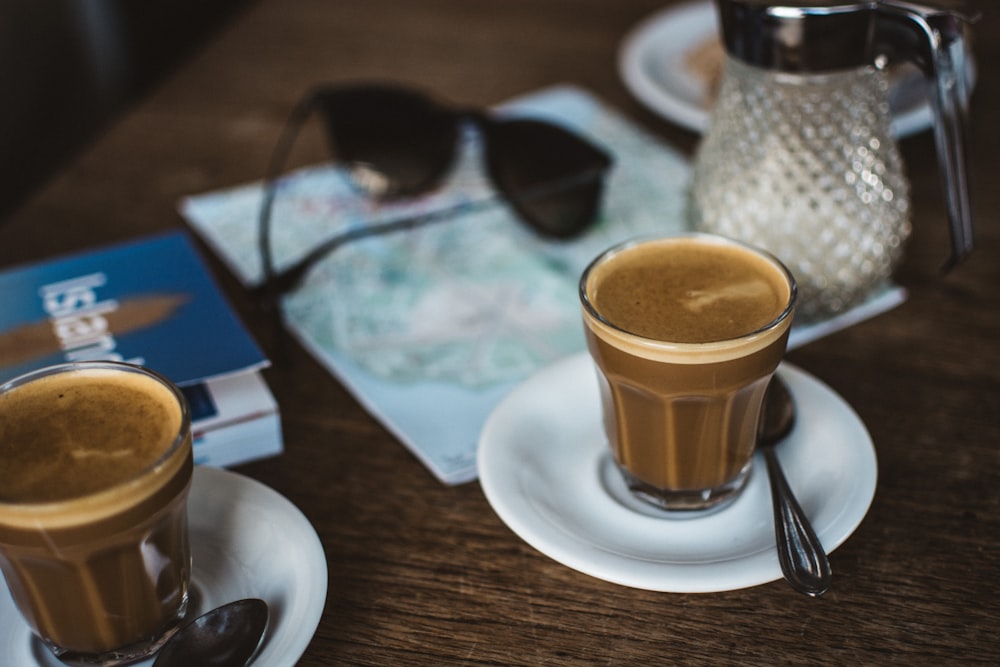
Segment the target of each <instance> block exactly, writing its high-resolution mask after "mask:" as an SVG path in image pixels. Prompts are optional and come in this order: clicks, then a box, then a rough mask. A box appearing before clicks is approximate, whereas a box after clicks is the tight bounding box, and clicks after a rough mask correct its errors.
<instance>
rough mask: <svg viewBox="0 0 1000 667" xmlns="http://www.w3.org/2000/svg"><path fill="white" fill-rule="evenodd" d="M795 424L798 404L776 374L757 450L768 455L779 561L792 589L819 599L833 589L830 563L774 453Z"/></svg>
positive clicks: (766, 401)
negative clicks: (830, 588)
mask: <svg viewBox="0 0 1000 667" xmlns="http://www.w3.org/2000/svg"><path fill="white" fill-rule="evenodd" d="M794 423H795V401H794V399H793V398H792V394H791V392H789V391H788V386H787V385H786V384H785V383H784V381H782V379H781V378H780V377H778V376H777V375H775V376H774V377H773V379H772V380H771V383H770V384H769V385H768V387H767V393H766V394H765V396H764V408H763V412H762V414H761V417H760V425H759V427H758V429H757V447H758V448H759V449H760V450H761V452H762V453H763V455H764V461H765V462H766V463H767V476H768V479H769V480H770V482H771V500H772V503H773V507H774V536H775V539H776V541H777V546H778V561H779V562H780V563H781V571H782V573H783V574H784V575H785V579H786V580H788V583H790V584H791V585H792V588H794V589H795V590H797V591H799V592H800V593H805V594H806V595H809V596H812V597H818V596H820V595H822V594H823V593H825V592H826V590H827V589H828V588H829V587H830V579H831V577H832V576H833V573H832V571H831V570H830V561H829V559H828V558H827V556H826V552H825V551H824V550H823V545H822V544H821V543H820V541H819V539H818V538H817V537H816V533H815V531H814V530H813V528H812V526H811V525H810V524H809V519H808V518H807V517H806V515H805V513H804V512H803V511H802V508H801V507H800V506H799V503H798V501H796V500H795V496H794V494H793V493H792V489H791V487H789V486H788V481H787V480H786V479H785V475H784V473H783V472H782V471H781V465H780V464H779V463H778V457H777V456H776V455H775V453H774V446H775V445H776V444H778V443H779V442H781V441H782V440H783V439H784V438H785V436H786V435H788V433H789V432H790V431H791V430H792V426H793V425H794Z"/></svg>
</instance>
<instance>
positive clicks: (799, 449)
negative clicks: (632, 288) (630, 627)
mask: <svg viewBox="0 0 1000 667" xmlns="http://www.w3.org/2000/svg"><path fill="white" fill-rule="evenodd" d="M595 372H596V371H595V370H594V367H593V364H592V362H591V360H590V357H589V356H587V355H586V354H582V355H577V356H574V357H570V358H568V359H566V360H564V361H561V362H559V363H557V364H555V365H554V366H551V367H549V368H547V369H545V370H543V371H541V372H540V373H538V374H537V375H535V376H533V377H532V378H530V379H528V380H527V381H526V382H525V383H524V384H522V385H520V386H519V387H517V388H515V389H514V390H513V391H512V392H511V393H510V394H509V395H508V396H507V397H506V398H505V399H504V400H503V401H502V402H501V404H500V405H499V406H497V408H496V410H495V411H494V412H493V414H492V415H491V416H490V418H489V419H488V420H487V422H486V425H485V426H484V428H483V432H482V435H481V438H480V443H479V458H478V464H479V479H480V484H481V485H482V488H483V491H484V493H485V494H486V498H487V499H488V500H489V502H490V504H491V505H492V506H493V509H494V510H495V511H496V513H497V514H498V515H499V516H500V518H501V519H502V520H503V521H504V522H505V523H506V524H507V525H508V526H509V527H510V528H511V529H512V530H513V531H514V532H515V533H517V534H518V535H519V536H520V537H521V538H523V539H524V540H525V541H526V542H527V543H528V544H530V545H532V546H533V547H534V548H536V549H538V550H539V551H541V552H542V553H544V554H546V555H548V556H549V557H551V558H553V559H554V560H556V561H558V562H560V563H562V564H564V565H567V566H569V567H571V568H573V569H576V570H579V571H580V572H583V573H585V574H589V575H591V576H594V577H597V578H600V579H604V580H607V581H610V582H613V583H618V584H623V585H626V586H632V587H635V588H644V589H649V590H655V591H671V592H679V593H681V592H682V593H703V592H711V591H724V590H733V589H738V588H745V587H748V586H755V585H758V584H763V583H766V582H769V581H774V580H776V579H779V578H781V568H780V566H779V564H778V557H777V553H776V551H775V548H774V524H773V519H772V514H771V497H770V487H769V486H768V480H767V472H766V468H765V467H764V465H763V462H762V461H759V460H755V461H754V466H753V470H752V473H751V476H750V480H749V482H748V483H747V487H746V488H745V489H744V491H743V493H742V494H741V495H740V496H739V497H738V498H737V499H736V501H735V502H733V503H732V504H731V505H729V506H727V507H726V508H725V509H722V510H720V511H717V512H715V513H713V514H708V515H703V516H700V517H697V518H687V519H683V518H682V519H675V518H666V517H664V515H663V513H661V512H660V511H659V510H657V509H655V508H653V507H647V506H646V505H645V504H642V503H640V502H639V501H637V500H635V499H634V498H632V496H631V495H630V494H629V493H628V491H627V489H626V488H625V485H624V483H623V482H622V481H621V478H620V476H619V475H618V472H617V470H616V469H615V467H614V464H613V462H612V460H611V456H610V453H609V451H608V446H607V444H606V440H605V437H604V434H603V427H602V424H601V408H600V398H599V395H598V388H597V380H596V378H595ZM778 372H779V373H780V374H781V376H782V378H784V379H785V381H786V382H787V383H788V385H789V388H790V389H791V391H792V394H793V396H794V397H795V401H796V405H797V408H798V419H797V422H796V426H795V428H794V429H793V431H792V433H791V434H790V435H789V437H788V439H787V440H786V441H785V442H784V443H782V444H781V445H779V446H778V449H777V453H778V456H779V459H780V460H781V464H782V467H783V468H784V471H785V475H786V476H787V477H788V480H789V484H790V485H791V487H792V489H793V490H794V491H795V494H796V496H797V497H798V500H799V503H800V504H801V505H802V508H803V509H804V510H805V512H806V514H807V515H808V516H809V517H810V519H811V521H812V524H813V527H814V528H815V529H816V533H817V535H818V536H819V538H820V541H821V542H822V543H823V546H824V547H825V548H826V550H827V551H832V550H834V549H835V548H836V547H838V546H839V545H840V544H841V543H843V541H844V540H846V539H847V538H848V536H850V534H851V533H852V532H853V531H854V529H855V528H856V527H857V526H858V524H859V523H860V522H861V520H862V519H863V518H864V516H865V513H866V512H867V511H868V507H869V505H870V504H871V501H872V498H873V497H874V494H875V481H876V460H875V450H874V448H873V447H872V441H871V438H870V437H869V435H868V432H867V430H866V429H865V427H864V424H862V422H861V420H860V419H859V418H858V416H857V415H856V414H855V413H854V411H853V410H852V409H851V408H850V406H848V405H847V403H845V402H844V401H843V399H841V398H840V397H839V396H838V395H837V394H836V393H834V392H833V391H832V390H831V389H830V388H829V387H827V386H826V385H824V384H823V383H821V382H820V381H818V380H817V379H815V378H814V377H812V376H811V375H809V374H807V373H805V372H804V371H801V370H799V369H797V368H795V367H794V366H791V365H789V364H782V366H781V368H780V369H779V371H778Z"/></svg>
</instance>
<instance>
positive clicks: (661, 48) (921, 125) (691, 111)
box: [618, 0, 973, 137]
mask: <svg viewBox="0 0 1000 667" xmlns="http://www.w3.org/2000/svg"><path fill="white" fill-rule="evenodd" d="M717 26H718V19H717V16H716V12H715V6H714V5H713V3H712V2H710V0H696V1H695V2H690V3H684V4H680V5H675V6H672V7H668V8H666V9H664V10H661V11H659V12H656V13H654V14H652V15H651V16H650V17H648V18H647V19H645V20H644V21H642V22H640V23H639V24H638V25H637V26H636V27H635V28H633V29H632V30H631V31H630V32H629V33H628V34H627V35H626V37H625V40H624V41H623V42H622V47H621V50H620V52H619V58H618V68H619V71H620V73H621V76H622V78H623V79H624V81H625V85H626V86H628V88H629V90H631V91H632V94H633V95H635V96H636V97H637V98H638V99H639V100H640V101H641V102H642V103H643V104H645V105H646V106H648V107H649V108H650V109H652V110H653V111H655V112H657V113H658V114H660V115H661V116H663V117H664V118H666V119H667V120H670V121H672V122H675V123H677V124H678V125H681V126H683V127H685V128H687V129H689V130H693V131H695V132H703V131H704V130H705V128H706V127H707V126H708V116H709V113H710V111H711V110H710V107H709V104H710V103H709V94H708V87H709V83H708V81H707V80H706V78H705V77H704V76H699V74H698V73H696V72H694V71H692V68H691V67H690V65H689V64H688V62H687V60H688V57H689V54H691V53H692V52H693V51H694V50H695V49H698V48H700V47H702V46H703V45H704V44H705V43H706V41H707V40H709V39H712V38H713V36H715V35H718V27H717ZM970 69H971V68H970ZM972 76H973V73H972V72H971V71H970V80H971V79H972ZM889 106H890V108H891V109H892V113H893V120H892V132H893V134H894V135H895V136H897V137H904V136H907V135H910V134H913V133H915V132H919V131H921V130H923V129H925V128H927V127H930V125H931V123H932V118H933V114H932V111H931V108H930V106H929V103H928V98H927V84H926V83H925V82H924V79H923V77H922V76H921V75H920V73H919V72H918V71H917V70H916V68H912V67H910V66H902V67H901V68H899V71H898V72H897V73H894V75H893V77H892V80H891V83H890V90H889Z"/></svg>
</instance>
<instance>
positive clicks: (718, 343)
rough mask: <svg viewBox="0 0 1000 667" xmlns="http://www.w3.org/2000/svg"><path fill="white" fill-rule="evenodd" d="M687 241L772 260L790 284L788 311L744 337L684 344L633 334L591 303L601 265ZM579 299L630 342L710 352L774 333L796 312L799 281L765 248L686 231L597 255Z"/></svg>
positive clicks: (647, 238) (640, 238) (583, 278)
mask: <svg viewBox="0 0 1000 667" xmlns="http://www.w3.org/2000/svg"><path fill="white" fill-rule="evenodd" d="M684 239H697V240H701V241H705V242H708V243H715V244H719V245H728V246H733V247H737V248H742V249H743V250H747V251H749V252H751V253H753V254H755V255H758V256H760V257H762V258H764V259H766V260H767V261H769V262H770V263H771V264H773V265H774V266H775V267H776V268H778V269H779V271H780V272H781V273H782V274H783V275H784V276H785V279H786V280H787V282H788V302H787V303H786V304H785V308H784V309H783V310H782V311H781V313H779V314H778V316H777V317H775V318H774V319H773V320H771V321H770V322H768V323H766V324H764V325H762V326H760V327H758V328H756V329H754V330H753V331H749V332H747V333H744V334H740V335H739V336H734V337H731V338H724V339H721V340H713V341H706V342H702V343H681V342H676V341H665V340H660V339H657V338H649V337H648V336H643V335H642V334H638V333H635V332H633V331H629V330H628V329H623V328H622V327H620V326H618V325H617V324H615V323H613V322H611V321H609V320H608V319H607V318H606V317H604V316H603V315H602V314H601V313H600V312H598V310H597V307H596V306H595V305H594V303H593V302H592V301H591V299H590V296H589V294H588V293H587V281H588V278H589V277H590V274H591V272H592V271H593V269H595V268H596V267H597V266H598V265H600V264H603V263H604V262H606V261H608V260H610V259H611V258H612V257H614V256H616V255H618V254H619V253H621V252H624V251H626V250H629V249H630V248H634V247H636V246H639V245H644V244H647V243H657V242H671V241H680V240H684ZM579 297H580V303H581V304H582V305H583V308H584V310H585V311H586V313H587V315H589V316H590V317H592V318H593V319H594V320H596V321H597V322H600V323H601V324H602V325H603V326H606V327H608V328H610V329H611V330H612V331H614V332H615V333H617V334H619V335H623V336H627V337H629V339H634V340H636V341H639V342H641V343H642V344H643V345H644V346H646V347H650V348H659V349H669V350H685V349H686V350H695V349H697V350H706V349H711V348H715V347H727V346H730V345H733V344H735V343H740V342H746V341H749V340H751V339H753V338H755V337H757V336H760V335H761V334H764V333H766V332H768V331H772V330H774V329H775V327H777V326H779V325H780V324H781V323H782V322H783V321H784V320H786V319H788V318H789V317H791V315H792V313H793V312H794V310H795V304H796V302H797V301H798V286H797V285H796V282H795V276H794V275H793V274H792V272H791V270H790V269H789V268H788V267H787V266H786V265H785V263H784V262H782V261H781V260H780V259H778V257H777V256H775V255H774V254H773V253H771V252H768V251H767V250H764V249H763V248H760V247H757V246H754V245H752V244H749V243H746V242H744V241H740V240H738V239H734V238H731V237H728V236H723V235H722V234H714V233H707V232H683V233H678V234H668V235H645V236H637V237H633V238H630V239H626V240H625V241H622V242H620V243H616V244H615V245H613V246H611V247H610V248H608V249H606V250H604V251H603V252H601V253H600V254H599V255H597V257H595V258H594V259H593V260H591V262H590V263H589V264H588V265H587V267H586V268H585V269H584V270H583V273H582V274H581V275H580V282H579Z"/></svg>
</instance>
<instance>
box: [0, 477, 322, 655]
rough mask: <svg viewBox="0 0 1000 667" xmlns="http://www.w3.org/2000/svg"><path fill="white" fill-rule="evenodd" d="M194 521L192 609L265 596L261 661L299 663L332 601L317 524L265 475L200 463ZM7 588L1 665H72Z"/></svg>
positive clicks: (1, 606)
mask: <svg viewBox="0 0 1000 667" xmlns="http://www.w3.org/2000/svg"><path fill="white" fill-rule="evenodd" d="M188 521H189V524H190V531H191V549H192V559H193V561H194V570H193V572H192V578H191V579H192V582H191V583H192V586H191V588H192V594H191V607H192V614H193V615H199V614H201V613H202V612H204V611H207V610H208V609H212V608H214V607H217V606H219V605H221V604H224V603H226V602H231V601H233V600H237V599H241V598H247V597H259V598H263V599H264V600H266V601H267V603H268V606H269V608H270V614H271V617H270V622H269V625H268V629H267V632H266V634H265V637H264V644H263V646H262V648H261V651H260V653H259V654H258V656H257V658H256V659H255V660H254V665H255V667H258V666H259V667H273V666H277V665H293V664H295V662H296V660H298V658H299V657H300V656H301V655H302V653H303V652H304V651H305V649H306V647H307V646H308V645H309V641H310V640H311V639H312V636H313V633H314V632H315V631H316V626H317V625H318V624H319V620H320V616H322V614H323V608H324V607H325V605H326V589H327V567H326V556H325V554H324V553H323V545H322V544H321V543H320V541H319V537H318V536H317V535H316V531H315V529H314V528H313V527H312V524H310V523H309V520H308V519H306V517H305V516H304V515H303V514H302V512H300V511H299V509H298V508H297V507H295V505H293V504H292V503H291V502H289V501H288V500H287V499H286V498H285V497H284V496H281V495H280V494H278V493H277V492H276V491H274V490H272V489H270V488H268V487H267V486H264V485H263V484H261V483H260V482H257V481H255V480H252V479H249V478H247V477H244V476H242V475H238V474H236V473H234V472H230V471H227V470H220V469H217V468H205V467H200V466H199V467H196V468H195V471H194V481H193V483H192V485H191V496H190V499H189V501H188ZM0 589H2V590H0V665H17V666H18V667H21V666H26V667H30V666H35V665H44V666H46V667H48V666H51V667H65V666H64V665H63V663H61V662H59V661H58V660H56V659H55V658H54V657H53V656H52V654H51V653H49V652H48V650H47V649H46V648H45V647H44V646H42V644H41V642H40V641H38V640H37V639H35V638H34V636H33V635H32V634H31V631H30V630H29V629H28V626H27V625H26V624H25V622H24V620H23V619H22V618H21V615H20V613H19V612H18V611H17V608H16V607H15V606H14V601H13V600H11V597H10V592H9V591H8V590H7V587H6V586H2V587H0ZM192 617H193V616H192ZM150 664H152V660H147V661H145V662H140V663H137V665H139V666H144V665H150Z"/></svg>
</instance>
